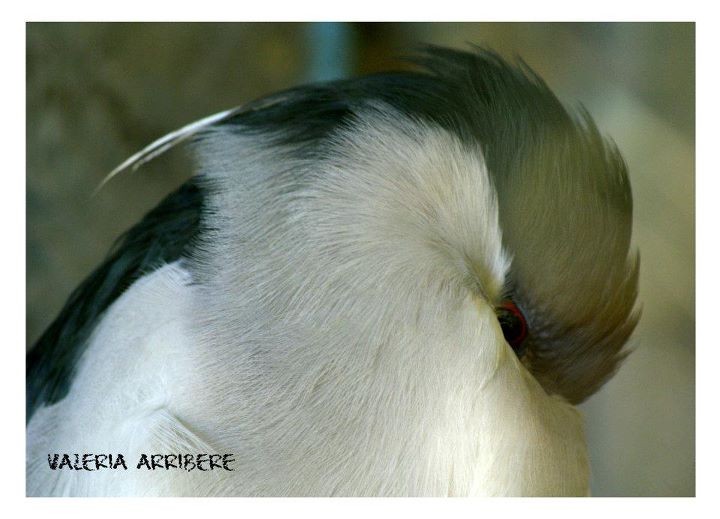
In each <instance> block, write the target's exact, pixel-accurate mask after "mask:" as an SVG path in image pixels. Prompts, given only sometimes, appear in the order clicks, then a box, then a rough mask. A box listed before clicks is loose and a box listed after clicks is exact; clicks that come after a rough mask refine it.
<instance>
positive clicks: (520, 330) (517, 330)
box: [497, 300, 528, 356]
mask: <svg viewBox="0 0 720 519" xmlns="http://www.w3.org/2000/svg"><path fill="white" fill-rule="evenodd" d="M497 316H498V321H499V322H500V327H501V328H502V331H503V335H504V336H505V340H506V341H507V342H508V344H509V345H510V346H511V347H512V349H513V350H514V351H515V353H516V354H517V355H518V356H522V355H523V354H524V353H525V348H524V346H523V342H524V341H525V338H526V337H527V334H528V329H527V322H526V321H525V316H524V315H523V314H522V312H521V311H520V309H519V308H518V307H517V305H515V303H513V302H512V301H510V300H507V301H504V302H503V303H502V304H501V305H500V306H499V307H498V308H497Z"/></svg>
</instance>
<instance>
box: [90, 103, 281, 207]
mask: <svg viewBox="0 0 720 519" xmlns="http://www.w3.org/2000/svg"><path fill="white" fill-rule="evenodd" d="M286 99H287V96H285V95H276V96H270V97H268V98H263V99H260V100H257V101H252V102H250V103H246V104H243V105H240V106H236V107H235V108H230V109H229V110H223V111H222V112H218V113H216V114H213V115H209V116H207V117H203V118H202V119H199V120H197V121H194V122H191V123H189V124H186V125H185V126H183V127H182V128H178V129H177V130H175V131H172V132H170V133H168V134H165V135H163V136H162V137H160V138H159V139H156V140H155V141H153V142H151V143H150V144H148V145H147V146H145V147H144V148H143V149H141V150H140V151H138V152H137V153H135V154H134V155H132V156H130V157H128V158H127V159H126V160H124V161H123V162H122V163H121V164H119V165H118V166H117V167H115V169H113V170H112V171H111V172H110V173H108V174H107V175H106V176H105V178H104V179H103V180H102V181H101V182H100V184H98V186H97V187H96V188H95V190H94V191H93V193H92V196H95V195H96V194H97V193H98V192H100V190H101V189H102V188H103V187H105V185H106V184H107V183H108V182H110V180H112V179H113V178H115V177H116V176H117V175H119V174H120V173H122V172H123V171H126V170H128V169H129V170H131V171H136V170H137V169H139V168H140V167H141V166H142V165H143V164H145V163H147V162H150V161H151V160H153V159H154V158H156V157H159V156H160V155H162V154H163V153H165V152H166V151H168V150H170V149H172V148H174V147H175V146H177V145H178V144H180V143H182V142H184V141H186V140H188V139H190V138H191V137H193V136H195V135H197V134H198V133H199V132H201V131H202V130H204V129H206V128H208V127H209V126H212V125H214V124H217V123H219V122H222V121H225V120H226V119H229V118H231V117H234V116H235V115H238V114H240V113H245V112H251V111H254V110H262V109H264V108H267V107H269V106H272V105H274V104H276V103H280V102H283V101H284V100H286Z"/></svg>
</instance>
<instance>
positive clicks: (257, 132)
mask: <svg viewBox="0 0 720 519" xmlns="http://www.w3.org/2000/svg"><path fill="white" fill-rule="evenodd" d="M408 59H409V60H410V61H411V63H412V65H413V68H412V69H409V70H407V69H403V70H399V71H388V72H382V73H375V74H370V75H365V76H359V77H355V78H351V79H340V80H334V81H329V82H323V83H317V84H309V85H302V86H298V87H294V88H290V89H289V90H285V91H282V92H279V93H275V94H271V95H268V96H266V97H263V98H261V99H259V100H256V101H253V102H250V103H248V104H246V105H242V106H240V107H238V108H234V109H231V110H227V111H225V112H221V113H219V114H217V115H215V116H210V117H208V118H205V119H203V120H201V121H199V122H197V123H192V124H190V125H188V126H187V127H185V128H183V129H181V130H178V131H176V132H173V133H171V134H169V135H168V136H166V137H165V138H163V139H160V140H158V141H156V142H155V143H153V144H152V145H150V146H149V147H147V148H146V149H144V150H143V151H141V152H140V153H138V154H137V155H135V156H133V157H131V158H130V159H129V160H128V161H126V162H125V163H124V164H122V165H121V167H120V168H119V169H118V170H116V171H115V172H113V173H117V172H119V171H120V170H124V169H127V168H128V167H138V166H140V165H141V164H142V163H144V162H145V161H147V160H150V159H151V158H153V157H154V156H156V155H158V154H160V153H164V152H165V151H166V150H167V149H169V148H172V147H173V146H175V145H177V144H179V143H180V142H183V141H187V146H188V147H189V148H190V149H191V150H192V153H193V155H194V158H195V163H196V164H197V166H196V170H195V174H194V175H193V176H192V178H190V180H188V181H187V182H186V183H185V184H183V185H182V186H180V187H179V188H178V189H177V191H175V192H174V193H172V194H170V195H169V196H167V198H165V199H164V200H163V201H161V202H160V203H159V205H158V206H157V207H156V208H155V209H153V210H151V211H150V212H149V213H148V214H147V215H146V216H145V217H144V218H143V219H142V220H141V221H140V222H139V223H137V224H136V225H135V226H134V227H132V228H131V229H130V230H128V231H127V232H126V233H125V234H124V235H123V236H122V237H120V238H119V240H118V241H117V243H116V245H115V246H114V248H113V249H112V250H111V252H110V253H109V255H108V256H107V259H106V260H105V261H104V262H103V263H102V264H101V265H100V266H99V267H98V268H97V269H96V270H95V271H94V272H92V274H90V276H89V277H88V278H87V279H86V280H85V281H84V282H83V283H82V284H81V285H80V286H79V287H78V288H77V289H76V290H75V291H74V292H73V293H72V294H71V295H70V297H69V298H68V300H67V303H66V305H65V306H64V308H63V309H62V311H61V312H60V314H59V315H58V317H57V318H56V319H55V321H54V322H53V323H52V324H51V325H50V326H49V327H48V329H47V330H46V331H45V333H44V334H43V335H42V336H41V338H40V339H39V340H38V341H37V343H36V344H35V345H34V347H33V348H32V349H31V350H30V351H29V353H28V355H27V372H26V380H27V420H28V422H27V466H26V484H27V493H28V495H31V496H97V495H100V496H105V495H118V496H145V495H158V496H586V495H589V493H590V489H589V474H590V467H589V461H588V451H587V441H586V439H585V434H584V431H583V418H582V416H581V414H580V411H579V410H578V409H577V405H578V404H579V403H581V402H583V401H584V400H586V399H587V398H588V397H589V396H590V395H592V394H594V393H595V392H596V391H597V390H598V389H599V388H600V387H601V386H602V385H603V384H604V383H605V382H607V381H608V380H609V379H610V378H611V377H612V376H613V374H614V373H615V372H616V371H617V369H618V368H619V366H620V365H621V363H622V361H623V360H624V359H625V358H626V356H627V355H628V353H629V350H628V348H627V347H626V344H627V343H628V341H629V339H630V337H631V335H632V333H633V330H634V328H635V326H636V324H637V322H638V319H639V317H640V310H639V309H638V308H637V306H638V305H637V301H636V300H637V291H638V273H639V253H638V251H637V250H636V249H635V247H634V245H633V243H632V194H631V187H630V181H629V174H628V171H627V166H626V163H625V161H624V160H623V158H622V156H621V154H620V152H619V150H618V148H617V145H616V144H615V143H614V142H613V141H612V140H611V139H609V138H608V137H605V136H604V135H603V134H602V133H601V132H600V130H599V129H598V128H597V126H596V124H595V123H594V122H593V119H592V117H591V116H590V115H589V113H588V112H587V111H586V110H585V109H584V108H582V106H580V107H579V108H572V109H571V108H569V107H567V106H566V105H565V104H563V103H562V102H561V101H560V100H559V99H558V98H557V97H556V95H555V94H554V93H553V92H552V90H551V89H550V87H549V86H548V85H547V83H546V82H545V81H544V80H543V79H542V78H541V77H540V76H539V75H538V74H537V73H536V72H534V71H533V70H532V68H531V67H530V66H529V65H527V64H526V63H525V62H524V61H522V60H521V59H519V58H517V59H516V60H515V61H512V62H511V61H508V60H506V59H505V58H503V57H502V56H501V55H500V54H498V53H497V52H495V51H493V50H491V49H487V48H483V47H472V48H471V49H453V48H446V47H439V46H426V47H422V48H421V49H418V51H417V52H416V53H415V54H413V55H412V56H411V57H409V58H408Z"/></svg>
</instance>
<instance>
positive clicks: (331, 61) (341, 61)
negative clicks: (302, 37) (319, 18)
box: [306, 22, 355, 81]
mask: <svg viewBox="0 0 720 519" xmlns="http://www.w3.org/2000/svg"><path fill="white" fill-rule="evenodd" d="M306 35H307V36H306V37H307V41H308V49H309V52H310V59H309V66H308V71H307V73H306V79H307V80H308V81H330V80H333V79H342V78H346V77H348V76H350V75H351V74H352V72H353V70H354V68H355V42H354V38H353V31H352V26H351V25H350V24H349V23H342V22H319V23H310V24H308V25H307V29H306Z"/></svg>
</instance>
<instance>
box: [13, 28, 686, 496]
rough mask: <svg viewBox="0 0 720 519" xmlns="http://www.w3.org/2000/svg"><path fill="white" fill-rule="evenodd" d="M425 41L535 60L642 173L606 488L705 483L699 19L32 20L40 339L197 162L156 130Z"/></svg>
mask: <svg viewBox="0 0 720 519" xmlns="http://www.w3.org/2000/svg"><path fill="white" fill-rule="evenodd" d="M421 43H434V44H442V45H449V46H455V47H460V48H467V44H468V43H474V44H480V45H484V46H489V47H491V48H494V49H495V50H497V51H498V52H500V53H501V54H502V55H504V56H505V57H507V58H510V59H512V58H514V57H515V56H520V57H522V58H523V59H524V60H525V61H526V62H527V63H528V64H529V65H530V66H531V67H533V68H534V69H535V70H536V71H537V72H539V73H540V75H541V76H543V77H544V78H545V80H546V81H547V82H548V84H549V85H550V87H551V88H552V89H553V90H554V91H555V92H556V93H557V94H558V96H559V97H560V98H561V99H562V100H563V101H565V102H566V103H567V104H569V105H570V106H573V105H577V104H578V103H582V104H583V105H584V106H585V107H586V108H587V109H588V110H589V111H590V113H591V114H592V115H593V117H594V118H595V120H596V122H597V123H598V126H599V127H600V128H601V130H602V131H603V132H604V133H606V134H608V135H610V136H612V138H613V139H614V140H615V141H616V143H617V144H618V146H619V148H620V150H621V151H622V153H623V155H624V157H625V159H626V161H627V163H628V165H629V169H630V175H631V181H632V185H633V191H634V198H635V227H634V231H635V234H634V237H635V243H636V244H637V247H638V248H639V249H640V251H641V257H642V266H641V275H640V300H641V301H642V305H643V317H642V319H641V321H640V324H639V326H638V328H637V331H636V332H635V335H634V336H633V339H632V340H631V346H632V347H633V348H634V349H635V352H634V353H633V354H632V355H631V356H630V358H629V359H628V361H627V362H626V363H625V365H624V366H623V368H622V369H621V370H620V372H619V373H618V375H617V376H616V377H615V378H614V379H613V380H611V382H609V383H608V384H607V385H606V386H605V387H604V388H603V389H602V390H601V391H600V392H599V393H598V394H596V395H595V396H593V397H592V398H591V399H590V400H588V401H587V402H586V403H584V404H583V405H582V406H581V407H582V411H583V413H584V414H585V417H586V422H587V435H588V441H589V444H590V455H591V461H592V471H593V474H592V489H593V494H594V495H598V496H692V495H694V494H695V441H694V440H695V304H694V300H695V271H694V264H695V223H694V214H695V205H694V188H695V186H694V182H695V179H694V167H695V163H694V160H695V156H694V147H695V27H694V24H692V23H579V24H576V23H530V24H526V23H458V24H447V23H373V24H355V23H353V24H341V23H318V24H315V23H253V24H226V23H222V24H205V23H192V24H186V23H167V24H166V23H163V24H156V23H152V24H149V23H131V24H127V23H112V24H105V23H91V24H88V23H83V24H68V23H61V24H55V23H53V24H46V23H30V24H28V25H27V280H26V282H27V347H28V348H30V347H31V346H32V344H33V343H34V341H35V340H36V339H37V338H38V337H39V335H40V334H41V333H42V331H43V330H44V328H45V327H46V326H47V325H48V324H49V323H50V322H51V321H52V319H53V318H54V317H55V315H56V314H57V312H58V311H59V310H60V308H61V307H62V304H63V302H64V301H65V299H66V298H67V297H68V295H69V294H70V292H71V291H72V290H73V288H75V286H77V285H78V284H79V282H80V281H81V280H82V279H83V278H84V277H85V276H86V275H87V274H89V273H90V271H91V270H92V269H93V268H94V267H95V266H97V265H98V263H99V262H100V261H101V260H102V259H103V257H104V255H105V254H106V252H107V251H108V249H109V248H110V246H111V244H112V242H113V241H114V240H115V238H116V237H117V236H118V235H119V234H120V233H122V232H123V231H124V230H126V229H127V228H128V227H129V226H131V225H132V224H133V223H134V222H136V221H137V220H138V219H140V218H141V217H142V216H143V215H144V214H145V212H147V211H148V210H149V209H151V208H152V207H153V206H154V205H155V204H156V203H157V202H159V201H160V199H161V198H162V197H163V196H164V195H165V194H167V193H169V192H170V191H172V190H174V189H175V188H177V187H178V186H179V185H180V184H181V183H182V182H183V181H184V180H185V179H186V178H188V177H189V176H190V175H191V174H192V164H191V162H190V160H189V158H188V156H187V154H186V153H185V152H183V151H182V150H175V151H172V152H171V153H168V154H166V155H164V156H162V157H160V158H158V159H156V160H155V161H153V162H151V163H149V164H148V165H146V166H144V167H143V168H142V169H141V170H139V171H137V172H135V173H132V174H130V173H126V174H123V175H121V176H119V177H118V178H116V179H115V180H113V181H112V182H110V183H109V184H108V185H107V186H106V187H105V188H103V190H101V191H100V192H99V193H98V194H97V195H95V196H91V194H92V192H93V190H94V189H95V188H96V187H97V185H98V184H99V182H100V181H101V180H102V178H103V177H104V176H105V175H106V174H107V173H108V172H109V171H110V170H112V169H113V167H115V166H116V165H117V164H119V163H120V162H122V161H123V160H124V159H125V158H127V157H128V156H130V155H131V154H132V153H134V152H135V151H137V150H138V149H140V148H142V147H143V146H145V145H146V144H148V143H150V142H151V141H153V140H154V139H156V138H158V137H160V136H162V135H164V134H166V133H168V132H169V131H171V130H174V129H176V128H178V127H180V126H182V125H184V124H186V123H188V122H191V121H194V120H196V119H199V118H201V117H204V116H206V115H208V114H211V113H215V112H218V111H221V110H224V109H226V108H229V107H233V106H236V105H238V104H241V103H244V102H246V101H250V100H252V99H254V98H256V97H259V96H263V95H265V94H269V93H272V92H274V91H276V90H279V89H284V88H288V87H291V86H295V85H297V84H299V83H303V82H308V81H316V80H323V79H335V78H339V77H347V76H353V75H357V74H362V73H367V72H375V71H382V70H387V69H398V68H405V65H404V64H403V63H402V62H400V61H398V59H397V57H398V56H401V55H404V54H407V53H408V52H409V51H411V50H412V49H413V47H414V46H416V45H418V44H421Z"/></svg>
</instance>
